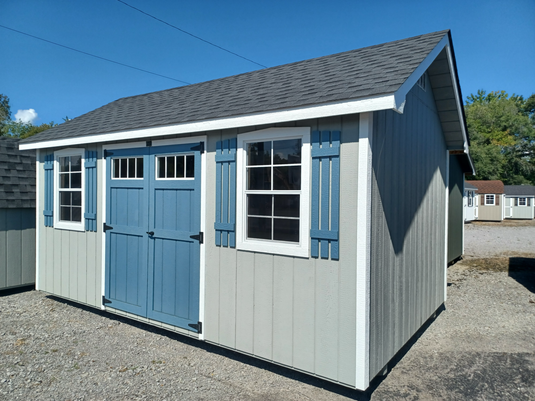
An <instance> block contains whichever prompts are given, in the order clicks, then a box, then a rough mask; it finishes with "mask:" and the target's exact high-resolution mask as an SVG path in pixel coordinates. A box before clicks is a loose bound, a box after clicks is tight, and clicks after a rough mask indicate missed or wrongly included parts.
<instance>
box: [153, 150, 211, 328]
mask: <svg viewBox="0 0 535 401" xmlns="http://www.w3.org/2000/svg"><path fill="white" fill-rule="evenodd" d="M198 145H199V144H189V145H175V146H169V147H157V148H153V149H152V152H153V153H152V154H153V156H151V157H152V160H151V162H150V166H151V169H152V171H151V177H154V179H153V180H152V182H151V188H150V199H149V211H150V212H149V227H150V230H151V231H154V236H153V239H152V241H151V246H152V247H153V252H152V253H151V255H152V257H151V260H150V262H149V265H152V266H150V267H149V270H150V271H151V276H150V277H149V306H148V310H147V314H148V317H149V318H151V319H155V320H158V321H161V322H164V323H168V324H172V325H174V326H178V327H182V328H185V329H191V328H190V327H189V326H188V325H189V324H190V323H191V324H195V323H197V322H198V320H199V275H200V242H199V241H198V240H196V239H192V238H191V236H193V235H198V234H199V231H200V217H201V214H200V201H201V198H200V193H201V191H200V189H201V186H200V184H201V181H200V177H201V170H200V169H201V158H200V151H199V150H195V148H199V146H198ZM161 155H166V156H167V155H177V156H178V155H194V156H195V161H194V177H191V178H179V179H157V178H156V176H157V175H156V165H157V163H156V158H157V157H158V156H161Z"/></svg>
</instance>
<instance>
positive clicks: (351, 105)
mask: <svg viewBox="0 0 535 401" xmlns="http://www.w3.org/2000/svg"><path fill="white" fill-rule="evenodd" d="M390 109H396V102H395V98H394V95H383V96H373V97H369V98H365V99H359V100H352V101H344V102H335V103H328V104H322V105H314V106H308V107H300V108H295V109H286V110H278V111H272V112H264V113H255V114H249V115H240V116H235V117H228V118H218V119H212V120H205V121H196V122H188V123H183V124H175V125H167V126H161V127H153V128H142V129H134V130H128V131H117V132H110V133H106V134H99V135H89V136H81V137H75V138H66V139H57V140H51V141H43V142H32V143H22V144H20V145H19V148H20V149H21V150H29V149H42V148H52V147H63V146H73V145H80V144H89V143H102V142H110V141H124V140H132V139H140V138H150V137H155V136H165V135H180V134H192V133H198V132H205V131H213V130H220V129H229V128H236V127H247V126H255V125H264V124H274V123H282V122H288V121H297V120H306V119H311V118H321V117H330V116H335V115H346V114H355V113H363V112H368V111H376V110H390Z"/></svg>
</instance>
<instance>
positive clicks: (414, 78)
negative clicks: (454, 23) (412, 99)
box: [394, 34, 455, 114]
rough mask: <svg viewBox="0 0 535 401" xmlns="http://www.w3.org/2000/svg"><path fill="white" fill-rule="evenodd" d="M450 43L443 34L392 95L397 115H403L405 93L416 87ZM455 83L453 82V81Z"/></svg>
mask: <svg viewBox="0 0 535 401" xmlns="http://www.w3.org/2000/svg"><path fill="white" fill-rule="evenodd" d="M449 43H450V41H449V38H448V35H447V34H444V37H443V38H442V39H441V40H440V42H438V44H437V45H436V46H435V48H434V49H433V50H431V52H430V53H429V54H428V55H427V57H426V58H425V59H424V61H422V62H421V63H420V65H419V66H418V67H416V69H415V70H414V71H413V73H412V74H411V75H410V76H409V78H407V80H406V81H405V82H404V83H403V85H401V86H400V87H399V89H398V90H397V91H396V93H395V94H394V97H395V103H396V104H395V107H394V109H395V110H396V111H397V112H398V113H400V114H401V113H403V107H404V106H405V98H406V97H407V93H409V91H410V90H411V89H412V87H413V86H414V85H416V82H418V79H420V77H421V76H422V75H424V72H426V71H427V69H428V68H429V67H430V66H431V64H432V63H433V61H435V59H436V58H437V56H438V55H439V54H440V52H441V51H442V49H444V47H446V46H448V45H449ZM448 57H450V54H449V53H448ZM451 65H452V64H451V60H450V69H451ZM454 82H455V81H454Z"/></svg>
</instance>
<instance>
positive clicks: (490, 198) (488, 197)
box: [485, 195, 494, 206]
mask: <svg viewBox="0 0 535 401" xmlns="http://www.w3.org/2000/svg"><path fill="white" fill-rule="evenodd" d="M485 205H487V206H493V205H494V195H485Z"/></svg>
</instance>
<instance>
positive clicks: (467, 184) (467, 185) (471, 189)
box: [464, 182, 477, 191]
mask: <svg viewBox="0 0 535 401" xmlns="http://www.w3.org/2000/svg"><path fill="white" fill-rule="evenodd" d="M464 189H468V190H470V191H475V190H476V189H477V187H475V186H473V185H472V184H469V183H468V182H465V183H464Z"/></svg>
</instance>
